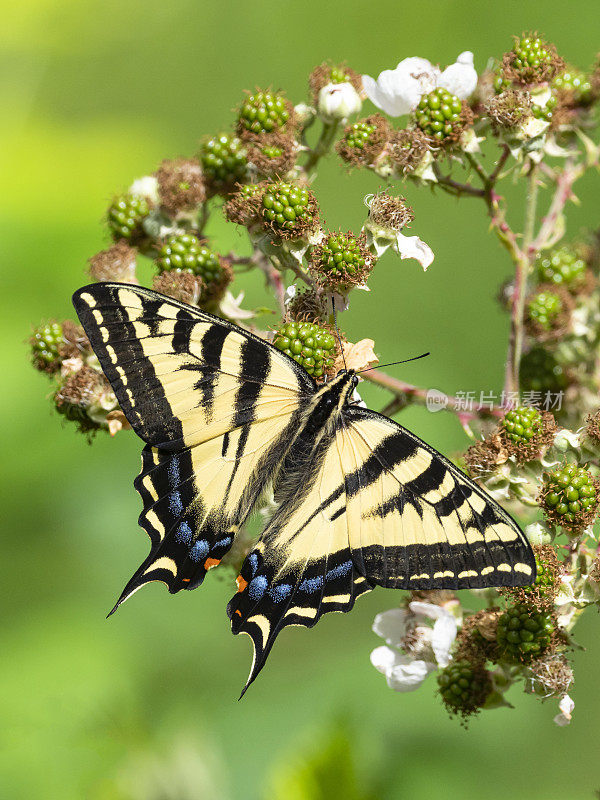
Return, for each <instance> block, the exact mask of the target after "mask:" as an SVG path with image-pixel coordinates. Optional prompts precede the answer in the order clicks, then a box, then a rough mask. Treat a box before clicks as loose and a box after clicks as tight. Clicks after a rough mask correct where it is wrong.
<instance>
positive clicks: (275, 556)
mask: <svg viewBox="0 0 600 800" xmlns="http://www.w3.org/2000/svg"><path fill="white" fill-rule="evenodd" d="M275 496H276V499H277V501H278V503H279V505H278V508H277V510H276V512H275V514H274V516H273V518H272V519H271V521H270V522H269V524H268V525H267V527H266V528H265V530H264V532H263V534H262V536H261V538H260V541H259V542H258V544H257V545H256V547H255V548H254V549H253V550H252V552H251V553H250V554H249V555H248V557H247V558H246V560H245V562H244V564H243V566H242V570H241V574H240V576H239V577H238V592H237V594H235V595H234V597H233V598H232V600H231V601H230V603H229V605H228V608H227V613H228V615H229V617H230V619H231V626H232V630H233V632H234V633H246V634H248V635H249V636H250V637H251V639H252V641H253V644H254V661H253V664H252V669H251V671H250V676H249V678H248V682H247V684H246V687H245V688H244V691H245V690H246V688H248V686H249V685H250V683H251V682H252V681H253V680H254V679H255V678H256V676H257V675H258V673H259V672H260V670H261V669H262V667H263V665H264V663H265V661H266V658H267V656H268V654H269V652H270V650H271V647H272V645H273V643H274V641H275V638H276V637H277V635H278V633H279V632H280V631H281V630H282V629H283V628H284V627H286V626H288V625H302V626H305V627H307V628H311V627H312V626H313V625H315V624H316V623H317V622H318V620H319V619H320V618H321V616H322V615H323V614H325V613H327V612H330V611H349V610H350V609H351V608H352V606H353V605H354V602H355V600H356V598H357V597H359V596H360V595H361V594H363V593H364V592H367V591H369V590H370V589H372V588H373V587H372V585H370V584H369V582H368V581H367V580H366V579H365V577H364V575H362V574H361V573H360V572H359V570H358V569H357V568H356V565H355V563H354V561H353V559H352V553H351V551H350V547H349V540H348V523H347V519H346V493H345V487H344V477H343V474H342V471H341V463H340V456H339V451H338V443H337V441H336V436H335V433H334V434H333V435H331V434H330V433H327V432H324V433H323V435H321V436H320V435H319V434H318V433H317V434H316V435H315V436H312V435H310V434H307V435H306V436H304V435H303V434H300V436H299V437H298V440H297V441H296V442H295V444H294V445H293V447H292V449H291V450H290V453H289V454H288V456H287V458H286V461H285V464H284V468H283V469H282V470H281V475H280V476H278V479H277V481H276V484H275Z"/></svg>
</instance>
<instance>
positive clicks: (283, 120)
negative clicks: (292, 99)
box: [238, 92, 290, 134]
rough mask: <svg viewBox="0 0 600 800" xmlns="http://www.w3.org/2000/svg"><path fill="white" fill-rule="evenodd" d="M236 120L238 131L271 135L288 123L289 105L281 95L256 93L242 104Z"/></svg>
mask: <svg viewBox="0 0 600 800" xmlns="http://www.w3.org/2000/svg"><path fill="white" fill-rule="evenodd" d="M238 120H239V127H240V131H248V132H250V133H255V134H262V133H272V132H273V131H277V130H281V129H282V128H284V127H285V126H286V125H287V123H288V122H289V120H290V109H289V104H288V102H287V101H286V100H285V98H284V97H283V96H282V95H279V94H274V93H272V92H256V93H255V94H252V95H250V96H249V97H247V98H246V100H245V101H244V102H243V103H242V107H241V108H240V112H239V117H238Z"/></svg>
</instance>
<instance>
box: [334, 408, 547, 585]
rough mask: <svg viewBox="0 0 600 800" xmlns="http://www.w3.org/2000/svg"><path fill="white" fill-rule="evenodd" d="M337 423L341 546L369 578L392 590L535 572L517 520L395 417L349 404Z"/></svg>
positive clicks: (526, 577) (498, 581)
mask: <svg viewBox="0 0 600 800" xmlns="http://www.w3.org/2000/svg"><path fill="white" fill-rule="evenodd" d="M343 420H344V422H343V425H342V427H341V441H342V444H341V446H340V452H341V462H342V463H341V468H342V470H343V473H344V475H345V486H346V495H347V512H348V513H347V519H348V535H349V541H350V547H351V549H352V553H353V556H354V559H355V561H356V563H357V565H358V566H359V568H360V569H361V571H362V572H363V573H364V574H365V576H366V577H367V579H368V580H369V581H371V582H372V583H374V584H377V585H380V586H386V587H391V588H399V589H435V588H445V589H466V588H482V587H486V586H520V585H526V584H530V583H531V582H532V580H533V579H534V578H535V559H534V557H533V553H532V551H531V546H530V545H529V543H528V542H527V540H526V538H525V536H524V535H523V533H522V532H521V530H520V529H519V526H518V525H517V524H516V522H515V521H514V520H513V519H512V518H511V517H510V516H509V515H508V514H507V513H506V512H505V511H504V510H503V509H502V508H501V507H500V506H499V505H498V504H497V503H496V502H495V501H494V500H493V499H492V498H491V497H490V496H489V495H488V494H487V493H485V492H484V491H483V490H482V489H481V488H480V487H478V486H477V485H476V484H475V483H474V482H473V481H471V480H470V479H469V478H468V477H467V476H466V475H464V474H463V473H462V472H461V471H460V470H459V469H457V468H456V467H455V466H454V465H453V464H452V463H451V462H450V461H448V459H446V458H444V456H442V455H441V454H440V453H438V452H437V451H436V450H434V449H433V448H431V447H430V446H429V445H427V444H425V443H424V442H422V441H421V440H420V439H418V438H417V437H416V436H414V434H412V433H410V431H407V430H406V429H405V428H403V427H402V426H400V425H398V424H397V423H395V422H393V421H392V420H390V419H388V418H387V417H384V416H382V415H380V414H376V413H374V412H372V411H368V410H367V409H361V408H349V409H347V410H346V411H345V412H344V417H343Z"/></svg>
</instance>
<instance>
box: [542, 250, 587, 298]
mask: <svg viewBox="0 0 600 800" xmlns="http://www.w3.org/2000/svg"><path fill="white" fill-rule="evenodd" d="M586 269H587V267H586V263H585V261H584V260H583V259H582V258H578V257H577V255H576V254H575V253H574V252H573V251H572V250H571V249H570V248H569V247H559V248H557V249H556V250H553V251H552V252H551V253H550V254H549V255H546V256H544V257H543V258H540V259H539V260H538V275H539V278H540V280H542V281H547V282H548V283H555V284H556V285H557V286H565V287H566V288H567V289H573V288H577V287H579V286H581V285H582V284H583V283H584V282H585V277H586Z"/></svg>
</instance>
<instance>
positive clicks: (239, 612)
mask: <svg viewBox="0 0 600 800" xmlns="http://www.w3.org/2000/svg"><path fill="white" fill-rule="evenodd" d="M233 613H234V614H237V615H238V616H239V617H241V616H242V612H241V611H240V610H239V608H236V610H235V611H234V612H233Z"/></svg>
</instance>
